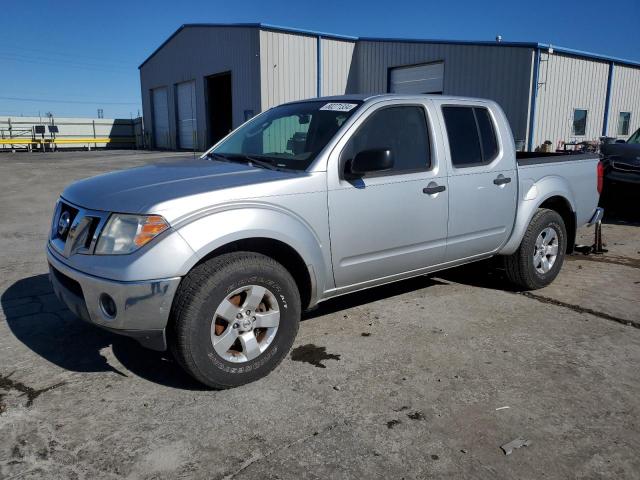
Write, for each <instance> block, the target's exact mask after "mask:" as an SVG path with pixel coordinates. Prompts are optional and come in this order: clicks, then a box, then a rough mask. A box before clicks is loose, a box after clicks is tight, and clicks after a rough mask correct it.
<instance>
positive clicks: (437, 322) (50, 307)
mask: <svg viewBox="0 0 640 480" xmlns="http://www.w3.org/2000/svg"><path fill="white" fill-rule="evenodd" d="M170 155H171V156H173V157H180V158H183V157H184V158H185V159H186V158H188V157H190V155H186V154H170ZM164 156H166V154H159V153H152V152H140V153H138V152H78V153H55V154H6V155H0V178H1V179H2V182H1V189H0V252H2V254H1V260H0V295H1V304H2V311H1V312H0V478H6V479H9V478H21V479H28V478H65V479H67V478H70V479H74V478H120V477H128V478H157V479H165V478H166V479H173V478H192V477H193V478H207V479H213V478H218V479H224V478H226V479H229V478H234V479H264V478H269V479H297V478H318V479H320V478H322V479H324V478H384V479H387V478H398V479H399V478H407V479H413V478H430V477H434V478H474V479H476V478H481V479H483V478H486V479H511V478H520V479H527V478H532V479H533V478H535V479H539V478H590V479H591V478H640V456H638V452H639V451H640V425H639V420H638V419H639V418H640V375H639V374H638V372H640V330H638V328H635V327H634V326H633V325H636V326H638V324H639V323H640V222H639V221H638V220H640V219H631V220H632V221H630V217H628V216H625V215H626V214H625V213H624V212H623V213H622V214H619V213H618V214H616V215H617V216H614V217H611V218H610V220H609V223H607V224H606V225H605V226H604V235H605V239H606V241H607V247H608V249H609V252H608V253H607V254H605V255H602V256H597V257H596V256H582V255H576V256H572V257H570V258H568V260H567V262H566V264H565V266H564V268H563V271H562V273H561V274H560V276H559V278H558V279H557V281H556V282H555V283H554V284H553V285H551V286H549V287H547V288H545V289H542V290H538V291H536V292H533V293H531V294H521V293H517V292H514V291H512V290H510V289H509V287H508V286H507V285H506V283H505V282H504V280H503V279H502V278H501V275H500V273H499V272H497V273H496V272H495V271H494V270H491V269H490V268H489V266H488V265H487V264H486V263H483V264H479V265H475V266H468V267H465V268H461V269H456V270H453V271H447V272H441V273H440V274H438V275H434V276H432V277H431V278H426V277H423V278H418V279H414V280H410V281H405V282H401V283H397V284H394V285H391V286H386V287H382V288H377V289H374V290H370V291H367V292H362V293H357V294H353V295H349V296H345V297H343V298H340V299H337V300H335V301H330V302H327V303H325V304H323V305H322V307H321V308H320V309H318V310H316V311H314V312H312V313H309V314H307V315H306V317H305V320H304V321H303V322H302V324H301V327H300V333H299V336H298V338H297V340H296V343H295V345H294V350H293V352H292V354H291V355H290V356H289V357H288V358H287V359H286V360H285V361H284V362H283V363H282V365H281V366H280V367H279V368H278V369H276V370H275V371H274V372H273V373H272V374H271V375H269V376H268V377H267V378H265V379H262V380H260V381H258V382H256V383H254V384H250V385H247V386H245V387H242V388H238V389H234V390H228V391H222V392H215V391H207V390H204V389H202V388H201V387H200V386H199V385H198V384H196V383H194V382H193V381H192V380H191V379H190V378H189V377H187V376H186V375H185V374H184V373H182V371H181V370H180V369H179V368H178V367H177V366H176V364H175V363H174V362H173V361H172V360H171V359H170V357H168V356H166V355H163V354H159V353H157V352H152V351H148V350H145V349H143V348H141V347H139V346H138V345H137V344H136V343H135V342H134V341H132V340H129V339H127V338H122V337H117V336H115V335H112V334H109V333H107V332H104V331H101V330H98V329H96V328H93V327H91V326H88V325H86V324H83V323H81V322H80V321H78V320H76V319H74V318H73V317H72V315H71V314H70V313H69V312H68V311H67V310H66V309H65V308H64V307H63V306H62V305H61V304H60V303H59V302H58V301H57V300H56V299H55V297H54V296H53V294H52V291H51V288H50V287H49V284H48V281H47V266H46V262H45V256H44V246H45V243H46V235H47V230H48V227H49V222H50V215H51V214H52V209H53V205H54V201H55V199H56V197H57V195H58V194H59V192H60V191H61V190H62V189H63V188H64V186H65V185H66V184H68V183H69V182H71V181H73V180H75V179H79V178H82V177H87V176H90V175H94V174H97V173H100V172H104V171H109V170H114V169H118V168H124V167H129V166H134V165H140V164H144V163H147V162H150V161H153V160H155V159H157V158H159V157H164ZM637 204H638V203H637V201H636V203H635V205H636V206H637ZM636 210H637V207H636ZM631 213H632V214H634V211H633V210H631ZM634 221H635V223H634ZM591 235H592V233H591V231H589V230H587V231H583V232H581V242H583V243H587V242H589V241H590V240H591ZM518 438H520V439H522V440H528V441H529V442H530V444H529V445H528V446H527V447H523V448H520V449H516V450H514V451H513V453H512V454H511V455H508V456H506V455H505V454H504V453H503V451H502V450H501V449H500V446H501V445H503V444H506V443H507V442H510V441H512V440H515V439H518Z"/></svg>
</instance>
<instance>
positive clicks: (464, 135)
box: [442, 106, 482, 168]
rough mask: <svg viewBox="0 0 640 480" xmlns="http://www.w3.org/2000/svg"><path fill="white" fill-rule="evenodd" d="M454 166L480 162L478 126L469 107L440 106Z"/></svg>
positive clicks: (459, 166) (460, 166) (465, 165)
mask: <svg viewBox="0 0 640 480" xmlns="http://www.w3.org/2000/svg"><path fill="white" fill-rule="evenodd" d="M442 115H443V116H444V123H445V126H446V128H447V137H449V151H450V152H451V162H452V163H453V166H454V167H457V168H463V167H470V166H473V165H480V164H482V151H481V149H480V138H479V136H478V127H477V126H476V119H475V116H474V114H473V108H471V107H457V106H456V107H453V106H451V107H442Z"/></svg>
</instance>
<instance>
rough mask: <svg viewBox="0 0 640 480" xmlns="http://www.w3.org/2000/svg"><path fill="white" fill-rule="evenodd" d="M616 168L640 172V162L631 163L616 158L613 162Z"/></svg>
mask: <svg viewBox="0 0 640 480" xmlns="http://www.w3.org/2000/svg"><path fill="white" fill-rule="evenodd" d="M612 166H613V169H614V170H620V171H622V172H636V173H640V163H631V162H625V161H621V160H615V161H613V162H612Z"/></svg>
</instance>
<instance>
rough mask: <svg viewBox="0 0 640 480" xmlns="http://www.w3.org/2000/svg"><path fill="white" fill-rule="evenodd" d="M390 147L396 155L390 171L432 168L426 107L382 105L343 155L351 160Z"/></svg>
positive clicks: (354, 136) (354, 137) (366, 122)
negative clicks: (359, 155)
mask: <svg viewBox="0 0 640 480" xmlns="http://www.w3.org/2000/svg"><path fill="white" fill-rule="evenodd" d="M374 149H389V150H391V152H392V155H393V159H394V167H393V170H392V171H386V172H382V174H385V175H388V174H391V173H398V172H408V171H419V170H428V169H429V168H431V149H430V142H429V132H428V129H427V120H426V116H425V112H424V109H423V108H422V107H415V106H406V107H404V106H402V107H388V108H382V109H380V110H378V111H376V112H374V113H373V114H371V116H370V117H369V118H367V120H366V121H365V122H364V123H363V124H362V126H360V128H359V129H358V131H357V132H356V133H355V134H354V135H353V137H352V138H351V140H349V143H348V144H347V146H346V148H345V150H344V151H343V154H342V158H343V160H345V161H349V160H351V159H352V158H353V157H354V156H355V155H356V154H357V153H358V152H362V151H364V150H374Z"/></svg>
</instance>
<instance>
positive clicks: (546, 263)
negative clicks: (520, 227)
mask: <svg viewBox="0 0 640 480" xmlns="http://www.w3.org/2000/svg"><path fill="white" fill-rule="evenodd" d="M566 250H567V230H566V227H565V224H564V221H563V220H562V217H561V216H560V214H558V212H555V211H553V210H549V209H546V208H541V209H539V210H538V211H537V212H536V213H535V215H534V216H533V218H532V219H531V223H529V227H528V228H527V231H526V232H525V234H524V237H523V239H522V242H521V243H520V247H519V248H518V250H517V251H516V252H515V253H513V254H512V255H509V256H507V257H505V268H506V272H507V277H508V279H509V280H510V281H511V282H512V283H514V284H516V285H518V286H520V287H523V288H525V289H527V290H535V289H538V288H542V287H546V286H547V285H549V284H550V283H551V282H553V280H555V278H556V277H557V276H558V273H559V272H560V268H562V263H563V262H564V256H565V252H566Z"/></svg>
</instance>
